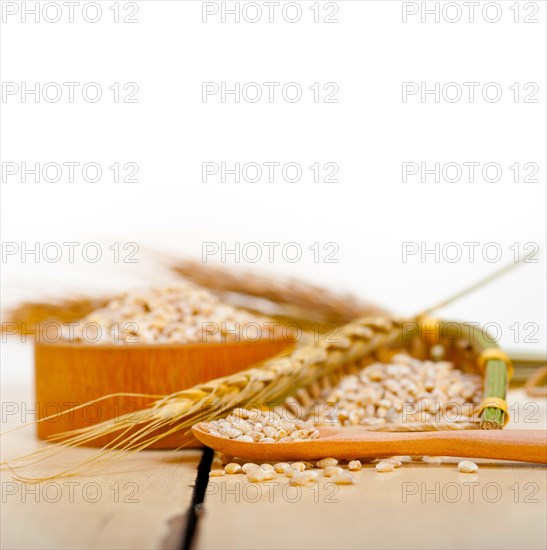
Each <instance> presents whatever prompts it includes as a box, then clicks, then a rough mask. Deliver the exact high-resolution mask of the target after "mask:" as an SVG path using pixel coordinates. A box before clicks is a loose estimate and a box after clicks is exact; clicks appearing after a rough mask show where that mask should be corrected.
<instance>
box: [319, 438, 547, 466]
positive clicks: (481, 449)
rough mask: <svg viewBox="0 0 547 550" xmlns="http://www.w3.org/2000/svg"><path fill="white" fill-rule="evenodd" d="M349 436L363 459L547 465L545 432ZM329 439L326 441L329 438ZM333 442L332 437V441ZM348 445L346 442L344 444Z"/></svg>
mask: <svg viewBox="0 0 547 550" xmlns="http://www.w3.org/2000/svg"><path fill="white" fill-rule="evenodd" d="M371 435H372V434H371V433H370V432H369V433H368V434H367V432H353V433H352V435H351V436H350V437H349V438H348V436H347V435H346V434H343V433H340V437H341V438H342V437H343V438H344V439H350V440H351V443H350V444H353V445H354V451H356V450H357V447H362V449H363V450H365V449H366V451H367V455H368V456H371V455H372V454H373V453H374V452H378V454H377V455H376V456H391V455H419V456H421V455H423V456H456V457H459V456H461V457H471V458H493V459H500V460H522V461H526V462H537V463H541V464H547V431H545V430H462V431H440V432H404V433H383V434H380V433H378V432H376V433H375V434H374V436H373V437H371ZM329 439H330V438H329ZM334 439H336V437H335V438H334ZM348 443H349V441H348Z"/></svg>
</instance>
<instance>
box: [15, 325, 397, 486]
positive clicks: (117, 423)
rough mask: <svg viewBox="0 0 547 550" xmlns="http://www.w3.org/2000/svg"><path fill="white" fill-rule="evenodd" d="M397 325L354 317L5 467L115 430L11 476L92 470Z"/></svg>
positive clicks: (266, 398) (269, 392) (345, 354)
mask: <svg viewBox="0 0 547 550" xmlns="http://www.w3.org/2000/svg"><path fill="white" fill-rule="evenodd" d="M401 327H402V321H401V320H397V319H391V318H385V317H378V318H364V319H360V320H357V321H354V322H352V323H349V324H347V325H345V326H343V327H342V328H341V329H340V331H339V333H338V334H337V336H336V337H334V338H332V341H329V342H326V341H321V342H318V343H315V344H311V345H307V346H303V347H297V348H293V349H291V350H290V351H286V352H283V353H281V354H279V355H277V356H275V357H273V358H271V359H268V360H266V361H264V362H262V363H260V364H258V365H256V366H255V367H253V368H250V369H247V370H244V371H241V372H239V373H236V374H233V375H230V376H226V377H223V378H217V379H216V380H212V381H210V382H207V383H204V384H199V385H197V386H194V387H193V388H190V389H186V390H182V391H179V392H176V393H174V394H172V395H169V396H166V397H164V398H162V399H159V400H157V401H155V402H154V403H153V404H152V406H151V407H149V408H147V409H143V410H141V411H138V412H136V413H130V414H127V415H123V416H121V417H119V418H117V419H112V420H109V421H106V422H102V423H100V424H97V425H95V426H90V427H86V428H81V429H78V430H72V431H70V432H65V433H62V434H57V435H56V436H54V437H53V438H51V439H52V441H54V442H55V443H56V444H55V446H54V447H50V448H46V449H41V450H39V451H37V452H35V453H31V454H29V455H26V456H24V457H20V458H18V459H16V460H15V461H13V462H11V463H4V466H6V467H8V468H10V469H12V468H13V467H14V466H15V467H22V466H28V465H30V464H33V463H35V462H38V461H40V460H43V459H44V458H48V457H50V456H53V455H55V454H58V453H59V452H60V450H62V448H65V447H77V446H80V445H84V444H86V443H88V442H90V441H92V440H94V439H97V438H99V437H102V436H105V435H111V434H118V435H117V436H116V438H115V439H114V440H113V441H111V442H110V443H108V444H107V445H105V447H103V448H102V449H100V450H99V451H97V452H96V453H94V454H93V455H91V456H90V457H88V458H87V459H86V460H84V461H82V462H80V463H78V464H76V465H75V466H73V467H71V468H68V469H66V470H64V471H62V472H59V473H57V474H55V475H52V476H48V477H43V478H25V477H22V476H16V477H17V478H18V479H20V480H22V481H28V482H36V481H45V480H49V479H57V478H60V477H68V476H71V475H78V474H81V473H83V472H87V471H90V470H96V469H98V468H100V467H101V466H102V465H104V464H107V463H108V464H111V463H112V461H113V460H116V458H121V457H122V455H123V456H125V455H126V451H132V452H136V451H140V450H142V449H145V448H146V447H148V446H150V445H151V444H152V443H154V442H156V441H158V440H159V439H161V438H163V437H166V436H168V435H171V434H173V433H175V432H180V431H182V430H186V431H188V430H189V429H190V427H191V426H192V425H193V424H195V423H196V422H198V421H203V420H212V419H215V418H218V417H220V416H223V415H225V414H226V413H227V412H228V411H230V410H231V409H233V408H235V407H238V406H249V405H254V406H266V405H268V406H273V405H280V404H282V402H283V400H284V399H285V398H286V397H288V396H289V395H291V394H293V393H294V392H295V391H297V390H298V389H299V388H302V387H305V386H307V385H309V384H311V383H312V382H314V381H315V380H318V379H319V378H321V377H324V376H326V375H328V374H330V373H332V372H334V371H335V370H337V369H339V368H341V367H342V366H343V365H345V364H348V363H353V362H355V361H359V360H360V359H362V358H363V357H365V356H366V355H367V354H369V353H371V352H373V351H374V350H376V349H378V348H380V347H382V346H384V345H389V344H392V343H394V342H396V341H398V340H399V339H400V338H401V332H402V331H401ZM158 430H161V432H158ZM60 448H61V449H60Z"/></svg>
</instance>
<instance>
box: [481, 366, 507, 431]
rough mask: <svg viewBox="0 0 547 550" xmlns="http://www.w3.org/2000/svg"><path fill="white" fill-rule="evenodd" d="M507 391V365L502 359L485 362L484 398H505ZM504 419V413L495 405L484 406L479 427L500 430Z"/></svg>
mask: <svg viewBox="0 0 547 550" xmlns="http://www.w3.org/2000/svg"><path fill="white" fill-rule="evenodd" d="M506 392H507V365H506V364H505V363H504V362H503V361H498V360H490V361H487V362H486V375H485V379H484V398H485V399H488V398H489V397H499V398H501V399H505V395H506ZM504 421H505V413H504V412H503V411H502V410H501V409H498V408H496V407H486V408H485V409H484V410H483V411H482V414H481V424H480V426H481V429H483V430H501V428H503V424H504Z"/></svg>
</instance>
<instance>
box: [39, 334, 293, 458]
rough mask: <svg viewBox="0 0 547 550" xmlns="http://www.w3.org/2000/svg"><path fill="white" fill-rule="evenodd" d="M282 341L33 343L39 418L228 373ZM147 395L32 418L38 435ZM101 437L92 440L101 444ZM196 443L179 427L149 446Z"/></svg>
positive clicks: (100, 417) (129, 408)
mask: <svg viewBox="0 0 547 550" xmlns="http://www.w3.org/2000/svg"><path fill="white" fill-rule="evenodd" d="M287 345H288V344H287V342H286V341H273V342H269V341H264V342H237V343H232V342H226V343H211V344H188V345H180V346H176V345H158V346H152V345H149V346H143V345H135V346H133V345H131V346H130V345H126V346H121V345H120V346H93V345H79V344H72V343H70V344H43V343H41V344H36V345H35V380H36V403H37V405H36V407H37V416H38V418H46V417H48V416H51V415H56V414H58V413H59V412H61V411H64V410H67V409H69V408H70V407H74V406H77V405H81V404H83V403H87V402H88V401H91V400H93V399H97V398H99V397H102V396H105V395H109V394H112V393H117V392H128V393H144V394H154V395H169V394H171V393H174V392H176V391H180V390H183V389H186V388H190V387H192V386H194V385H196V384H199V383H203V382H207V381H208V380H212V379H215V378H219V377H222V376H226V375H229V374H233V373H235V372H238V371H240V370H243V369H245V368H248V367H250V366H252V365H253V364H255V363H257V362H259V361H262V360H263V359H266V358H268V357H271V356H272V355H275V354H276V353H279V352H280V351H282V350H283V349H285V348H286V347H287ZM152 401H153V399H152V398H144V397H115V398H114V397H113V398H109V399H106V400H104V401H101V402H99V403H95V404H93V405H89V406H87V407H85V408H82V409H80V410H77V411H74V412H71V413H70V414H66V415H62V416H57V417H56V418H53V419H51V420H47V421H44V422H40V423H38V424H37V430H38V437H40V438H42V439H44V438H47V437H48V436H49V435H53V434H56V433H60V432H64V431H67V430H73V429H76V428H82V427H85V426H89V425H91V424H96V423H98V422H101V421H104V420H108V419H111V418H114V417H116V416H120V415H122V414H126V413H131V412H134V411H135V410H139V409H142V408H145V407H146V406H149V405H150V403H151V402H152ZM108 441H110V438H108V437H103V438H100V439H96V440H95V441H94V442H93V445H94V446H102V445H104V444H106V443H107V442H108ZM192 442H193V443H194V444H195V443H196V442H195V440H194V439H193V438H192V437H185V436H184V435H183V434H182V433H181V434H175V435H171V436H169V437H166V438H165V439H162V440H160V441H158V442H157V443H156V444H154V445H152V447H153V448H176V447H179V446H181V445H185V444H187V443H190V444H192Z"/></svg>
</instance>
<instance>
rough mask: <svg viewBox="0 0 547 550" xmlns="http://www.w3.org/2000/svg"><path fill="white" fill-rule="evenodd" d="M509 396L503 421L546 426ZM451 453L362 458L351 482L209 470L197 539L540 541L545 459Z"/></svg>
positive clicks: (281, 543) (457, 544)
mask: <svg viewBox="0 0 547 550" xmlns="http://www.w3.org/2000/svg"><path fill="white" fill-rule="evenodd" d="M509 401H510V403H513V404H515V403H518V411H519V418H518V420H519V421H518V422H513V423H512V424H511V425H510V427H511V428H513V429H519V428H520V429H526V428H529V429H538V428H545V426H546V421H545V420H546V419H545V411H546V409H545V402H544V401H542V402H535V401H532V400H531V399H529V398H527V397H526V396H525V395H524V393H523V392H522V391H514V392H512V393H511V395H510V399H509ZM528 403H532V405H527V404H528ZM515 410H516V409H515ZM525 418H526V422H525V421H524V420H525ZM533 420H536V421H537V422H531V421H533ZM457 462H458V460H457V459H449V458H446V459H443V463H442V464H433V463H426V462H421V463H418V462H408V463H405V464H403V466H402V467H401V468H400V469H398V470H396V471H395V472H393V473H387V474H380V473H377V472H376V471H375V469H374V466H373V465H372V464H367V465H364V467H363V470H362V471H361V472H358V473H357V477H358V483H357V484H356V485H353V486H334V485H332V484H330V483H329V481H328V480H326V479H322V480H321V481H320V483H319V484H317V485H315V486H309V487H303V488H302V489H301V490H298V489H297V488H289V487H288V486H287V485H286V480H285V479H284V478H283V477H279V478H278V479H276V480H274V481H272V482H271V483H270V484H269V485H267V484H262V485H256V484H249V483H247V481H246V478H245V476H241V475H237V476H236V475H234V476H226V477H225V478H218V477H215V478H211V480H210V482H209V487H208V495H207V500H206V503H205V507H204V510H205V513H204V515H203V519H202V521H201V522H200V525H199V527H198V533H197V540H196V548H197V549H200V550H205V549H213V548H224V549H232V548H233V549H236V548H238V549H277V548H291V549H300V548H306V549H307V548H309V549H312V548H313V549H322V548H325V549H327V548H375V549H376V548H402V549H406V548H409V549H410V548H412V549H414V548H423V549H428V548H432V549H433V548H447V549H452V548H462V549H467V548H469V549H479V548H527V549H534V548H546V547H547V539H546V519H545V509H546V491H547V487H546V481H547V479H546V477H547V476H546V472H545V467H544V466H541V465H531V464H525V463H511V462H501V461H488V460H482V461H479V460H477V461H476V462H477V463H478V464H479V465H480V470H479V472H478V474H462V473H459V472H458V471H457V469H456V465H457Z"/></svg>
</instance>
